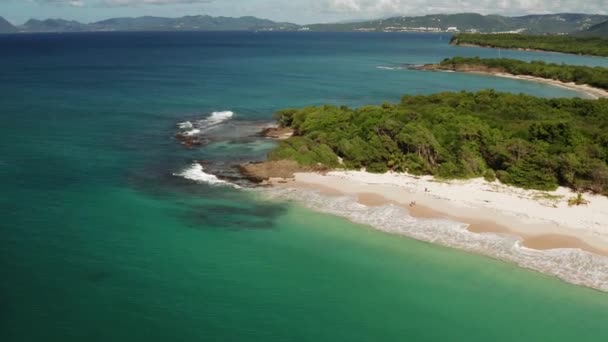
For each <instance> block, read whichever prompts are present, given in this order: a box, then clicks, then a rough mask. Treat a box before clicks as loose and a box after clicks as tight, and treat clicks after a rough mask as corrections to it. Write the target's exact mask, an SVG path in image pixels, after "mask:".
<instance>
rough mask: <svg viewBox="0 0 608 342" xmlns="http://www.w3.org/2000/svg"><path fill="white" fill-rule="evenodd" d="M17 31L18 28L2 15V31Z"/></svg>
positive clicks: (0, 27) (0, 19)
mask: <svg viewBox="0 0 608 342" xmlns="http://www.w3.org/2000/svg"><path fill="white" fill-rule="evenodd" d="M17 31H18V29H17V28H16V27H15V26H14V25H13V24H11V23H10V22H8V20H6V19H4V18H3V17H0V33H15V32H17Z"/></svg>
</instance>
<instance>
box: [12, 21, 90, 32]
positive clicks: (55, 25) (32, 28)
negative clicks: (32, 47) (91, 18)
mask: <svg viewBox="0 0 608 342" xmlns="http://www.w3.org/2000/svg"><path fill="white" fill-rule="evenodd" d="M19 31H22V32H80V31H88V29H87V25H86V24H81V23H79V22H77V21H68V20H63V19H46V20H37V19H30V20H28V21H27V22H26V23H25V24H23V25H22V26H20V27H19Z"/></svg>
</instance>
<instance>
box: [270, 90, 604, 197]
mask: <svg viewBox="0 0 608 342" xmlns="http://www.w3.org/2000/svg"><path fill="white" fill-rule="evenodd" d="M276 117H277V121H278V122H279V123H280V124H281V125H283V126H286V127H291V128H293V129H294V130H295V132H296V136H294V137H292V138H289V139H287V140H285V141H283V142H282V143H281V144H280V145H279V146H278V147H277V148H276V149H275V150H274V151H272V152H271V153H270V154H269V159H271V160H280V159H292V160H296V161H298V162H299V163H300V164H303V165H319V164H322V165H324V166H327V167H344V168H347V169H359V168H366V169H367V170H368V171H370V172H385V171H388V170H394V171H401V172H403V171H406V172H409V173H413V174H417V175H423V174H430V175H435V176H437V177H441V178H470V177H482V176H483V177H486V179H488V180H491V179H493V178H494V177H496V178H498V179H499V180H500V181H502V182H503V183H508V184H512V185H515V186H519V187H524V188H534V189H541V190H552V189H555V188H556V187H557V186H558V185H565V186H569V187H571V188H573V189H577V190H579V191H592V192H595V193H602V194H606V195H608V164H607V163H608V99H601V100H583V99H543V98H536V97H532V96H527V95H523V94H520V95H515V94H506V93H497V92H495V91H493V90H486V91H481V92H477V93H469V92H461V93H440V94H435V95H428V96H404V97H403V98H402V100H401V102H400V103H398V104H383V105H381V106H366V107H362V108H358V109H351V108H348V107H335V106H321V107H307V108H302V109H288V110H283V111H280V112H278V113H277V114H276ZM338 157H340V158H342V164H341V163H339V159H338Z"/></svg>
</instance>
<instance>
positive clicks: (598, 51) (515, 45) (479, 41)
mask: <svg viewBox="0 0 608 342" xmlns="http://www.w3.org/2000/svg"><path fill="white" fill-rule="evenodd" d="M451 43H452V44H459V45H462V44H471V45H478V46H487V47H496V48H505V49H531V50H543V51H556V52H564V53H574V54H581V55H595V56H608V39H606V38H600V37H577V36H549V35H545V36H533V35H525V34H511V33H504V34H473V33H460V34H456V35H454V36H453V37H452V41H451Z"/></svg>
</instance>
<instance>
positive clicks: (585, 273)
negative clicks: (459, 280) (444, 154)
mask: <svg viewBox="0 0 608 342" xmlns="http://www.w3.org/2000/svg"><path fill="white" fill-rule="evenodd" d="M272 183H273V184H274V185H275V186H274V188H275V189H277V191H278V192H280V194H279V196H282V197H287V198H291V199H295V200H301V201H302V202H303V203H305V204H307V205H308V206H309V207H311V208H313V209H317V210H320V211H324V212H328V213H332V214H337V215H340V216H344V217H347V218H349V219H351V220H353V221H355V222H359V223H364V224H369V225H371V226H374V227H376V228H378V229H381V230H384V231H387V232H390V233H397V234H403V235H407V236H410V237H413V238H416V239H419V240H423V241H427V242H432V243H438V244H441V245H446V246H450V247H455V248H460V249H465V250H469V251H473V252H477V253H480V254H484V255H488V256H491V257H494V258H497V259H501V260H505V261H510V262H514V263H516V264H518V265H520V266H523V267H527V268H531V269H534V270H537V271H540V272H543V273H548V274H551V275H555V276H558V277H560V278H561V279H563V280H565V281H568V282H571V283H575V284H579V285H585V286H589V287H592V288H595V289H599V290H603V291H608V198H607V197H604V196H599V195H592V194H585V195H584V197H585V199H586V200H588V201H589V204H587V205H582V206H569V205H568V199H570V198H572V197H574V196H576V194H575V193H573V192H572V191H571V190H570V189H567V188H559V189H557V190H556V191H550V192H547V191H537V190H525V189H520V188H515V187H511V186H507V185H504V184H501V183H499V182H498V181H496V182H492V183H490V182H487V181H485V180H483V179H473V180H466V181H460V180H458V181H456V180H455V181H443V180H436V179H434V178H433V177H431V176H424V177H417V176H412V175H408V174H401V173H399V174H398V173H386V174H372V173H367V172H362V171H333V172H328V173H325V174H321V173H297V174H296V175H295V179H293V180H289V181H287V182H286V181H285V180H281V182H278V181H274V182H272ZM313 193H314V194H313ZM406 221H407V222H406ZM402 223H403V224H402ZM447 223H452V224H451V225H450V224H447ZM457 223H459V224H457Z"/></svg>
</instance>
